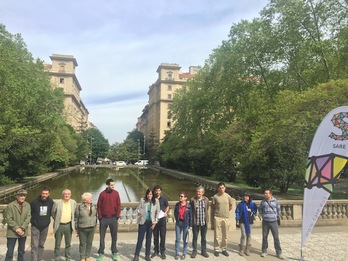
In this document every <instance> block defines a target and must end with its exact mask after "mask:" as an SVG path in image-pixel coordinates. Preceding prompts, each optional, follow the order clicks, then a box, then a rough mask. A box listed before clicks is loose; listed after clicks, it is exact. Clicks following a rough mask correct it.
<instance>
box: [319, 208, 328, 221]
mask: <svg viewBox="0 0 348 261" xmlns="http://www.w3.org/2000/svg"><path fill="white" fill-rule="evenodd" d="M319 219H327V205H325V206H324V207H323V211H322V212H321V215H320V216H319Z"/></svg>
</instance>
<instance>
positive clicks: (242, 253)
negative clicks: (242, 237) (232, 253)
mask: <svg viewBox="0 0 348 261" xmlns="http://www.w3.org/2000/svg"><path fill="white" fill-rule="evenodd" d="M244 248H245V246H243V245H240V244H239V255H240V256H244Z"/></svg>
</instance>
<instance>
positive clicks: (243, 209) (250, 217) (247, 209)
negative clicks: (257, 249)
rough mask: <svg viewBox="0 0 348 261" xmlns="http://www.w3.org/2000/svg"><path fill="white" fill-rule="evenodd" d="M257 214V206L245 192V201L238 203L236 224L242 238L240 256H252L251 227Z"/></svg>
mask: <svg viewBox="0 0 348 261" xmlns="http://www.w3.org/2000/svg"><path fill="white" fill-rule="evenodd" d="M256 213H257V206H256V204H255V203H254V202H253V201H252V200H251V197H250V194H249V193H247V192H245V193H244V196H243V199H242V201H241V202H239V203H238V205H237V208H236V223H237V227H239V228H240V232H241V237H240V244H239V255H240V256H243V255H244V254H245V255H247V256H249V255H250V247H251V242H250V241H251V225H252V224H253V223H254V218H255V215H256Z"/></svg>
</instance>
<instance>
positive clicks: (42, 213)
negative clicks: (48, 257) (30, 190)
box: [30, 186, 54, 261]
mask: <svg viewBox="0 0 348 261" xmlns="http://www.w3.org/2000/svg"><path fill="white" fill-rule="evenodd" d="M53 204H54V202H53V200H52V199H51V198H50V188H49V187H47V186H45V187H43V188H42V189H41V193H40V195H39V196H38V197H37V198H35V199H34V200H33V201H32V202H31V203H30V208H31V220H30V223H31V253H30V259H31V261H39V260H41V256H42V253H43V251H44V245H45V242H46V238H47V233H48V227H49V225H50V223H51V212H52V207H53Z"/></svg>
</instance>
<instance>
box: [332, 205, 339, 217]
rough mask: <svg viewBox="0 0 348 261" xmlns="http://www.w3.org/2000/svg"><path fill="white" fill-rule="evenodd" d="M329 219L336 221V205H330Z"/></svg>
mask: <svg viewBox="0 0 348 261" xmlns="http://www.w3.org/2000/svg"><path fill="white" fill-rule="evenodd" d="M331 218H333V219H336V218H339V217H338V204H331Z"/></svg>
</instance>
